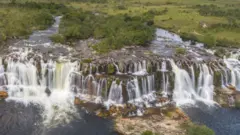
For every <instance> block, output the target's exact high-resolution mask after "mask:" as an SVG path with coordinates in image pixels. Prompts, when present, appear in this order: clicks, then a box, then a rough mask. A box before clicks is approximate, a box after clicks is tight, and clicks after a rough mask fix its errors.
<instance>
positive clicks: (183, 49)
mask: <svg viewBox="0 0 240 135" xmlns="http://www.w3.org/2000/svg"><path fill="white" fill-rule="evenodd" d="M186 52H187V51H186V49H185V48H181V47H178V48H176V53H177V54H182V55H184V54H186Z"/></svg>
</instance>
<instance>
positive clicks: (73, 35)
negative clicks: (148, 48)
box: [60, 10, 155, 53]
mask: <svg viewBox="0 0 240 135" xmlns="http://www.w3.org/2000/svg"><path fill="white" fill-rule="evenodd" d="M150 19H151V17H149V16H147V14H146V15H143V16H129V15H126V14H125V15H122V14H119V15H114V16H106V15H104V14H100V13H98V14H97V13H95V14H93V13H92V12H88V11H82V10H72V11H71V12H69V13H67V14H66V15H65V16H64V17H63V18H62V23H61V24H60V33H61V34H62V35H63V37H64V39H66V40H67V41H69V42H72V41H75V40H77V39H87V38H90V37H94V38H96V39H100V40H101V42H100V43H99V44H97V45H94V46H93V48H94V49H95V50H97V51H98V52H100V53H105V52H107V51H109V50H112V49H119V48H122V47H124V46H125V45H142V46H144V45H146V44H147V43H148V42H149V41H151V40H152V39H153V38H154V32H155V30H154V27H153V26H152V23H149V20H150Z"/></svg>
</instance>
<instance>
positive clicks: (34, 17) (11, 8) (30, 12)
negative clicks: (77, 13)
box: [0, 1, 67, 43]
mask: <svg viewBox="0 0 240 135" xmlns="http://www.w3.org/2000/svg"><path fill="white" fill-rule="evenodd" d="M66 9H67V8H66V7H65V6H64V5H62V4H55V3H36V2H26V3H16V1H12V2H11V3H2V4H1V6H0V43H1V42H4V41H6V40H8V39H12V38H26V37H27V36H28V35H30V34H31V33H32V32H33V31H34V30H42V29H46V28H47V27H49V26H50V25H52V24H53V22H54V19H53V17H52V16H53V15H56V14H60V12H61V14H62V13H63V12H62V11H66Z"/></svg>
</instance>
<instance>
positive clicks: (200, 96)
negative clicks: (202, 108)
mask: <svg viewBox="0 0 240 135" xmlns="http://www.w3.org/2000/svg"><path fill="white" fill-rule="evenodd" d="M170 63H171V66H172V70H173V72H174V74H175V84H174V90H173V100H174V101H175V102H176V103H177V105H183V104H186V103H192V104H194V103H195V101H197V100H201V101H203V102H210V103H213V77H212V75H211V74H210V72H209V69H208V67H207V65H206V64H203V65H201V66H200V67H201V69H200V75H199V78H198V88H197V89H196V86H194V82H193V78H191V77H190V75H189V74H188V72H187V71H186V70H184V69H181V68H179V67H178V66H177V65H176V64H175V62H174V61H173V60H170ZM192 70H193V68H192ZM192 72H194V70H193V71H192Z"/></svg>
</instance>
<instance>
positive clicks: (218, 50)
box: [214, 48, 226, 57]
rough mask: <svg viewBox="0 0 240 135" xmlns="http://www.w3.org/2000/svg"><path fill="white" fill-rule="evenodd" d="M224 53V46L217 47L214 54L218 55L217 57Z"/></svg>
mask: <svg viewBox="0 0 240 135" xmlns="http://www.w3.org/2000/svg"><path fill="white" fill-rule="evenodd" d="M225 54H226V50H225V49H224V48H218V49H217V50H216V51H215V53H214V55H216V56H218V57H223V56H224V55H225Z"/></svg>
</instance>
